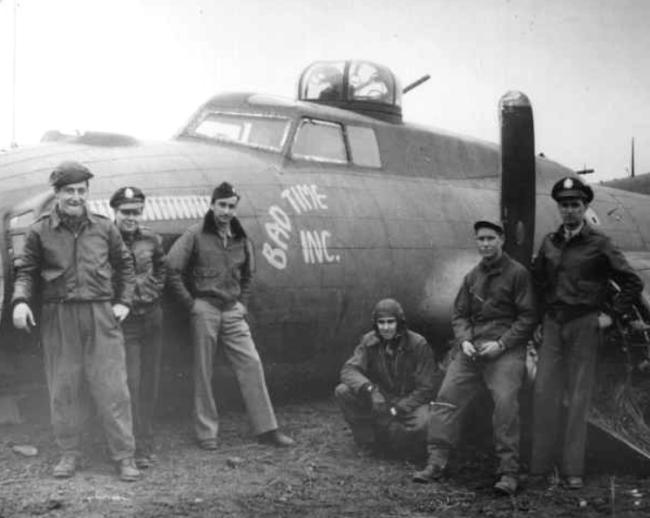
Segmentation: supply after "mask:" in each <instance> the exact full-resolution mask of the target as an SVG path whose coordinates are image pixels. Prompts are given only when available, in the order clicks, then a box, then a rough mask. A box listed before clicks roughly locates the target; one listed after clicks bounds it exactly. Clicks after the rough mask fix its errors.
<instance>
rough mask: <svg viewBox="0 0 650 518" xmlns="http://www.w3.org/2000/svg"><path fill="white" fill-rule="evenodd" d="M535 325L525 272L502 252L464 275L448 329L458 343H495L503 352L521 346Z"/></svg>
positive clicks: (530, 284)
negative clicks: (450, 327)
mask: <svg viewBox="0 0 650 518" xmlns="http://www.w3.org/2000/svg"><path fill="white" fill-rule="evenodd" d="M536 324H537V311H536V308H535V295H534V292H533V284H532V280H531V276H530V273H529V272H528V270H527V269H526V268H525V267H524V266H523V265H521V264H520V263H518V262H517V261H515V260H514V259H512V258H511V257H510V256H509V255H508V254H507V253H505V252H503V254H502V255H501V257H500V258H499V259H497V260H496V261H494V262H492V263H486V262H485V261H481V262H480V263H479V264H478V265H476V266H475V267H474V268H472V270H470V272H469V273H468V274H467V275H465V278H464V279H463V283H462V285H461V287H460V290H459V291H458V295H456V300H455V301H454V310H453V314H452V327H453V329H454V336H455V338H456V341H457V342H458V343H459V344H460V343H462V342H464V341H465V340H467V341H469V342H472V343H474V342H486V341H490V340H499V341H501V343H502V344H503V345H504V346H505V348H506V349H509V348H512V347H517V346H520V345H525V344H526V342H527V341H528V339H529V338H530V336H531V335H532V333H533V330H534V328H535V325H536Z"/></svg>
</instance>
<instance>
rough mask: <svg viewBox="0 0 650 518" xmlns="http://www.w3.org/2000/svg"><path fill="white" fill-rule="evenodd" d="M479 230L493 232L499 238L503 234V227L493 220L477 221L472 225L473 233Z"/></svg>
mask: <svg viewBox="0 0 650 518" xmlns="http://www.w3.org/2000/svg"><path fill="white" fill-rule="evenodd" d="M479 228H489V229H491V230H494V231H495V232H496V233H497V234H499V235H500V236H502V235H503V234H505V230H504V229H503V225H502V224H501V222H500V221H497V220H495V219H479V220H478V221H477V222H476V223H474V232H478V229H479Z"/></svg>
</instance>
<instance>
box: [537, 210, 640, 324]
mask: <svg viewBox="0 0 650 518" xmlns="http://www.w3.org/2000/svg"><path fill="white" fill-rule="evenodd" d="M533 279H534V282H535V286H536V287H537V289H538V296H539V297H540V299H541V304H540V306H542V309H544V310H545V311H547V312H548V311H565V310H566V309H567V308H570V310H571V311H572V312H573V314H574V316H580V314H584V313H587V312H589V311H598V310H603V309H605V305H606V303H607V302H608V300H607V297H608V289H609V286H608V281H609V279H612V280H614V281H615V282H616V284H618V286H619V287H620V289H621V292H620V294H619V295H618V296H617V297H616V298H615V301H614V306H615V309H617V310H618V311H620V312H622V313H623V314H625V313H626V312H628V311H629V310H630V306H631V305H632V304H633V303H634V301H635V300H636V298H637V297H638V296H639V294H640V293H641V291H642V290H643V282H642V281H641V279H640V278H639V276H638V275H637V274H636V273H635V272H634V270H632V267H631V266H630V265H629V263H628V262H627V260H626V259H625V257H624V256H623V254H622V253H621V251H620V250H619V249H618V248H617V247H616V246H614V244H613V243H612V241H611V240H610V239H609V237H607V236H606V235H605V234H603V233H602V232H600V231H598V230H596V229H595V228H593V227H592V226H590V225H589V224H588V223H586V222H585V223H584V225H583V227H582V229H581V230H580V232H579V233H578V234H577V235H575V236H574V237H573V238H571V239H570V240H568V241H567V240H566V237H565V234H564V228H563V226H560V227H559V229H558V230H557V231H555V232H551V233H549V234H547V235H546V236H545V237H544V240H543V241H542V244H541V246H540V248H539V253H538V254H537V256H536V257H535V260H534V261H533Z"/></svg>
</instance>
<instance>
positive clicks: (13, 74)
mask: <svg viewBox="0 0 650 518" xmlns="http://www.w3.org/2000/svg"><path fill="white" fill-rule="evenodd" d="M17 19H18V0H14V5H13V25H14V27H13V55H12V63H11V147H12V148H16V147H18V142H16V56H17V47H18V37H17V35H16V27H17V23H16V21H17Z"/></svg>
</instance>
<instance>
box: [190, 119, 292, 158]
mask: <svg viewBox="0 0 650 518" xmlns="http://www.w3.org/2000/svg"><path fill="white" fill-rule="evenodd" d="M288 130H289V119H286V118H282V117H273V116H265V115H264V116H263V115H253V114H239V113H206V114H204V115H203V118H202V119H200V120H199V121H198V123H197V124H196V125H195V127H194V130H193V131H192V133H194V134H195V135H199V136H202V137H207V138H209V139H214V140H218V141H222V142H223V141H225V142H234V143H237V144H243V145H245V146H250V147H254V148H262V149H269V150H272V151H281V150H282V147H283V146H284V141H285V139H286V136H287V133H288Z"/></svg>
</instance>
